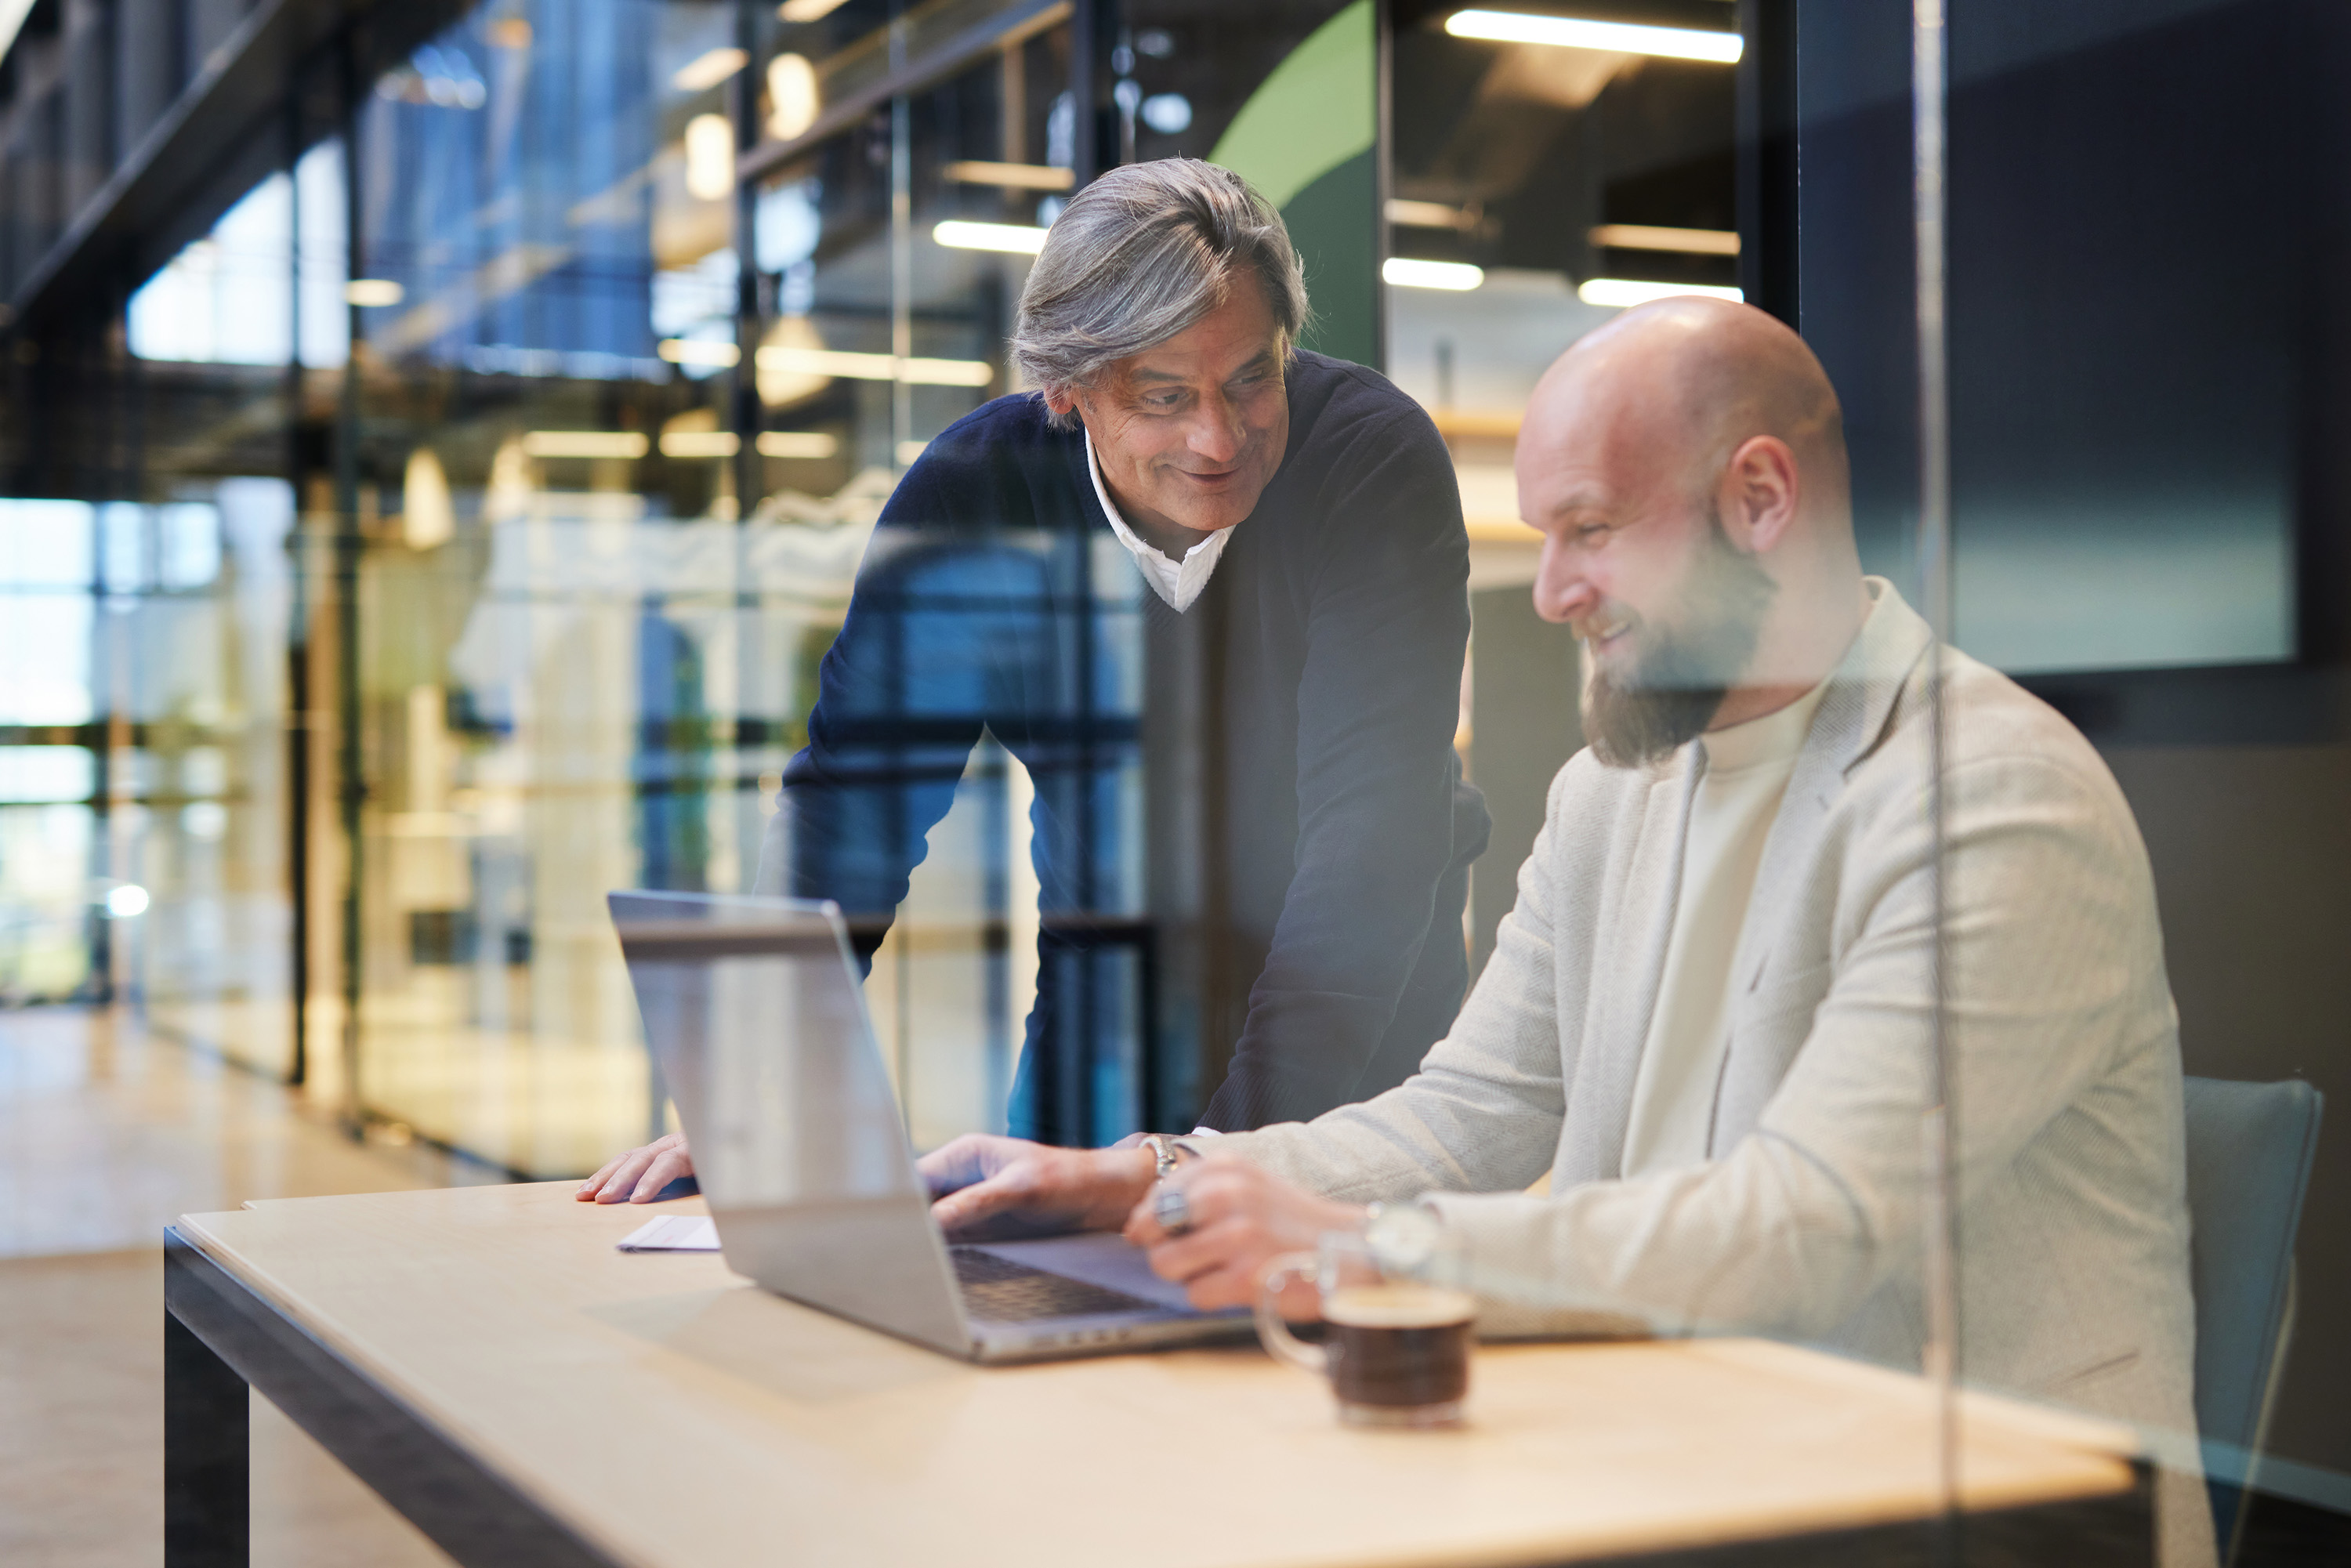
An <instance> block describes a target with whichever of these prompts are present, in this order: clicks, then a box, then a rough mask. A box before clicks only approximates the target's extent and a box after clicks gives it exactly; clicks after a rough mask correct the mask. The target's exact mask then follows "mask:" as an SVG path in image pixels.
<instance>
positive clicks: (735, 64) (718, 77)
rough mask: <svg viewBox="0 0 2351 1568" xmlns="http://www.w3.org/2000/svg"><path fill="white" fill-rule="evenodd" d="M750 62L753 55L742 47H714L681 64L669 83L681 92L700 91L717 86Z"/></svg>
mask: <svg viewBox="0 0 2351 1568" xmlns="http://www.w3.org/2000/svg"><path fill="white" fill-rule="evenodd" d="M750 63H751V57H750V56H748V55H747V54H745V53H744V52H743V51H742V50H740V49H731V48H730V49H712V50H711V51H710V52H709V53H707V54H702V55H696V56H695V57H694V58H692V59H690V60H688V61H686V62H685V64H684V65H683V66H680V67H679V68H678V70H677V74H676V75H675V76H674V77H672V78H669V85H670V86H672V87H674V88H675V89H677V90H678V91H680V92H700V91H702V90H703V89H705V88H713V87H716V86H717V85H718V84H719V83H720V82H723V81H725V80H726V78H728V77H731V76H733V75H734V74H735V73H736V72H737V71H739V70H741V69H742V68H744V67H745V66H747V65H749V64H750Z"/></svg>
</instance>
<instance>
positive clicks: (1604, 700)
mask: <svg viewBox="0 0 2351 1568" xmlns="http://www.w3.org/2000/svg"><path fill="white" fill-rule="evenodd" d="M1713 521H1714V527H1713V528H1712V530H1711V531H1710V533H1709V535H1708V538H1707V540H1706V542H1705V543H1704V544H1703V545H1701V546H1700V547H1699V554H1698V559H1697V560H1696V561H1694V562H1693V563H1692V564H1691V567H1690V573H1689V582H1688V585H1687V591H1686V593H1685V595H1684V597H1685V598H1686V600H1687V609H1686V612H1685V613H1684V615H1683V617H1682V618H1681V621H1680V624H1679V625H1678V626H1677V627H1671V628H1669V627H1667V626H1666V625H1665V624H1663V623H1662V622H1660V623H1658V624H1657V625H1656V628H1655V629H1654V630H1653V631H1651V632H1649V635H1650V638H1651V643H1650V647H1649V650H1648V652H1647V653H1646V654H1645V655H1644V656H1643V657H1642V659H1641V660H1640V661H1639V663H1638V664H1635V666H1634V667H1633V669H1632V670H1631V672H1630V673H1629V674H1628V676H1627V678H1626V679H1625V681H1624V682H1623V683H1621V684H1620V683H1618V682H1617V681H1615V680H1613V679H1611V678H1610V677H1609V676H1608V675H1607V674H1605V673H1604V672H1603V671H1601V670H1599V669H1597V668H1593V669H1592V670H1591V672H1590V674H1589V675H1588V677H1587V678H1586V679H1585V681H1584V683H1583V738H1584V739H1585V740H1586V741H1587V742H1588V743H1589V744H1590V745H1591V747H1592V754H1593V756H1594V757H1596V758H1599V759H1600V760H1601V761H1602V762H1603V763H1604V764H1605V765H1606V766H1608V767H1610V768H1640V767H1645V766H1646V765H1647V764H1649V763H1652V762H1656V761H1657V760H1659V759H1660V758H1666V757H1668V756H1671V755H1672V754H1673V752H1674V751H1675V750H1676V748H1677V747H1680V746H1682V745H1683V744H1684V743H1686V742H1687V741H1691V740H1695V739H1696V738H1697V737H1699V736H1701V735H1703V734H1705V733H1706V727H1707V726H1708V725H1709V724H1711V723H1712V722H1714V716H1715V715H1716V714H1717V713H1719V712H1720V711H1721V709H1722V699H1723V698H1724V696H1726V695H1729V691H1730V687H1731V684H1732V683H1733V682H1734V681H1736V680H1737V679H1738V678H1739V676H1740V673H1741V672H1743V671H1744V670H1745V669H1746V668H1747V664H1748V661H1749V660H1750V659H1752V658H1753V657H1754V656H1755V643H1756V641H1757V639H1758V638H1759V637H1760V636H1761V632H1762V628H1763V614H1764V612H1765V611H1767V610H1769V609H1770V608H1771V599H1772V596H1773V595H1774V594H1775V593H1777V592H1778V591H1779V590H1778V585H1777V584H1775V583H1774V582H1772V580H1771V578H1770V576H1768V575H1767V574H1766V573H1765V572H1764V570H1763V569H1762V568H1761V567H1760V566H1758V565H1756V564H1755V562H1754V561H1753V560H1752V559H1750V558H1748V557H1746V556H1743V555H1741V554H1740V553H1739V552H1738V551H1737V550H1735V549H1731V548H1730V541H1729V538H1727V537H1725V535H1724V534H1723V531H1722V518H1721V516H1720V514H1719V513H1718V514H1717V515H1716V516H1715V517H1714V519H1713Z"/></svg>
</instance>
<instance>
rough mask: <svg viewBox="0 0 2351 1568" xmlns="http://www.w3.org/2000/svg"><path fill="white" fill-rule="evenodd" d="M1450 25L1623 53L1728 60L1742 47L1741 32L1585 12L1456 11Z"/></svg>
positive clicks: (1485, 34)
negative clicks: (1596, 17)
mask: <svg viewBox="0 0 2351 1568" xmlns="http://www.w3.org/2000/svg"><path fill="white" fill-rule="evenodd" d="M1445 30H1446V31H1447V32H1448V33H1450V34H1452V35H1453V36H1454V37H1457V38H1490V39H1492V40H1494V41H1495V42H1497V43H1503V44H1550V45H1552V46H1554V47H1560V48H1566V49H1609V50H1613V51H1614V52H1615V53H1617V54H1620V55H1663V56H1665V57H1667V58H1668V59H1677V60H1712V61H1714V62H1716V63H1717V64H1719V65H1726V66H1727V65H1732V64H1735V63H1736V62H1737V61H1738V59H1739V54H1740V48H1741V47H1742V40H1741V39H1740V37H1739V35H1738V34H1736V33H1718V32H1714V31H1711V30H1701V29H1699V28H1697V27H1649V26H1642V25H1640V24H1639V23H1636V22H1593V21H1589V20H1586V19H1585V18H1583V17H1582V16H1529V15H1528V14H1527V13H1526V12H1524V11H1456V12H1455V13H1454V14H1453V15H1452V16H1447V18H1446V19H1445Z"/></svg>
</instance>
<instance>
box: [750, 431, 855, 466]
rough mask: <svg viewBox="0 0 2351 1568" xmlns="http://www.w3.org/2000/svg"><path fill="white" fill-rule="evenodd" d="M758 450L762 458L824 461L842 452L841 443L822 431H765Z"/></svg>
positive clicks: (761, 435)
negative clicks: (800, 458)
mask: <svg viewBox="0 0 2351 1568" xmlns="http://www.w3.org/2000/svg"><path fill="white" fill-rule="evenodd" d="M758 448H759V455H760V456H762V457H808V458H817V459H822V458H826V457H830V456H831V455H833V454H834V453H836V452H838V451H840V450H841V443H840V442H838V441H836V440H834V439H833V438H832V437H831V436H830V435H827V434H825V433H824V432H823V431H821V430H763V431H761V432H760V433H759V440H758Z"/></svg>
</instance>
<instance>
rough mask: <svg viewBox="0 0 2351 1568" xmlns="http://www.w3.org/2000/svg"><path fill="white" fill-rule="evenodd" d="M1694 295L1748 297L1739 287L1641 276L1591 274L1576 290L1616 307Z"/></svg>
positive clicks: (1586, 300)
mask: <svg viewBox="0 0 2351 1568" xmlns="http://www.w3.org/2000/svg"><path fill="white" fill-rule="evenodd" d="M1690 294H1695V295H1697V296H1698V297H1699V298H1703V299H1728V300H1730V301H1732V302H1733V303H1737V302H1739V301H1740V300H1743V299H1745V298H1747V296H1746V295H1744V294H1742V293H1740V291H1739V290H1738V289H1736V288H1708V287H1704V286H1703V285H1700V284H1696V283H1653V282H1650V281H1648V280H1647V279H1646V278H1637V277H1587V278H1585V279H1584V280H1583V284H1582V285H1581V286H1579V287H1577V289H1576V291H1575V297H1576V298H1578V299H1581V300H1583V302H1584V303H1585V304H1586V305H1605V306H1608V307H1610V308H1614V309H1623V308H1625V307H1627V306H1632V305H1646V304H1647V303H1648V302H1649V301H1650V300H1652V299H1678V298H1682V297H1684V296H1685V295H1690Z"/></svg>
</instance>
